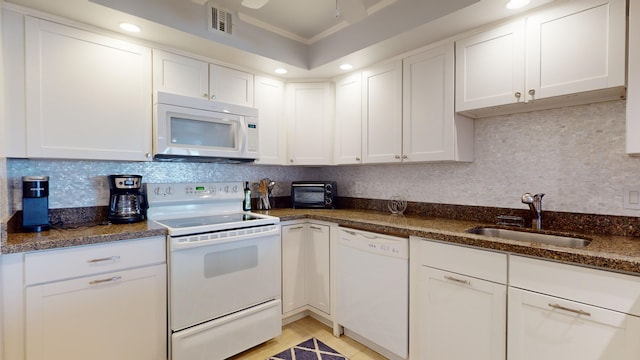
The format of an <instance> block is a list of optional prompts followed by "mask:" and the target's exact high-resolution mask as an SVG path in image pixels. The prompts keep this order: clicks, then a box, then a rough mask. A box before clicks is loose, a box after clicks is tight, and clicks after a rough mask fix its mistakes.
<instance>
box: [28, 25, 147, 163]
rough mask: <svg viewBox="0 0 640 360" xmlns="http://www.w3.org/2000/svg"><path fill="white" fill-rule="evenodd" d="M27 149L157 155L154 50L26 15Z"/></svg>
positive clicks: (55, 153)
mask: <svg viewBox="0 0 640 360" xmlns="http://www.w3.org/2000/svg"><path fill="white" fill-rule="evenodd" d="M25 58H26V59H25V61H26V65H25V69H26V96H27V97H26V99H27V102H26V121H27V126H26V133H27V137H26V139H27V157H35V158H71V159H104V160H150V159H151V157H150V153H151V108H152V107H151V104H152V96H151V50H150V49H148V48H145V47H142V46H138V45H134V44H130V43H127V42H124V41H121V40H117V39H113V38H109V37H106V36H102V35H98V34H95V33H91V32H87V31H82V30H78V29H76V28H71V27H67V26H62V25H59V24H55V23H51V22H48V21H44V20H39V19H35V18H31V17H27V18H26V21H25Z"/></svg>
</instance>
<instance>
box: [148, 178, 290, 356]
mask: <svg viewBox="0 0 640 360" xmlns="http://www.w3.org/2000/svg"><path fill="white" fill-rule="evenodd" d="M146 192H147V198H148V203H149V209H148V211H147V216H148V218H149V219H150V220H152V221H155V222H157V223H158V224H160V225H162V226H164V227H166V228H167V230H168V233H169V235H168V236H167V254H168V268H169V269H168V277H169V279H168V281H169V286H168V289H169V298H168V300H169V328H170V333H169V344H170V358H171V359H172V360H205V359H206V360H216V359H225V358H227V357H229V356H232V355H235V354H237V353H240V352H242V351H244V350H246V349H249V348H251V347H253V346H255V345H258V344H260V343H262V342H264V341H267V340H269V339H271V338H274V337H276V336H278V335H279V334H280V333H281V331H282V320H281V305H280V287H281V282H280V281H281V280H280V272H281V270H280V269H281V268H280V261H281V258H280V257H281V255H280V254H281V253H280V224H279V222H280V220H279V219H278V218H277V217H273V216H268V215H263V214H255V213H251V212H245V211H242V201H243V199H244V191H243V187H242V183H241V182H217V183H171V184H156V183H149V184H146Z"/></svg>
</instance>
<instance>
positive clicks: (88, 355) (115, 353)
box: [26, 265, 166, 360]
mask: <svg viewBox="0 0 640 360" xmlns="http://www.w3.org/2000/svg"><path fill="white" fill-rule="evenodd" d="M164 281H165V266H164V265H155V266H147V267H143V268H139V269H133V270H127V271H121V272H113V273H107V274H103V275H98V276H91V277H84V278H79V279H73V280H67V281H60V282H54V283H49V284H43V285H36V286H30V287H27V289H26V310H27V311H26V312H27V314H26V315H27V316H26V342H27V353H26V355H27V356H26V359H27V360H40V359H41V360H45V359H46V360H51V359H65V360H81V359H82V360H84V359H92V360H112V359H130V360H140V359H156V360H160V359H164V358H165V357H166V350H165V346H164V342H163V341H162V340H161V338H160V337H161V336H163V337H165V336H166V333H165V332H164V331H162V330H163V329H165V328H166V324H165V320H164V319H165V316H164V314H163V313H164V312H165V311H166V309H165V307H164V301H162V298H161V297H162V296H164V294H163V290H164V286H163V285H164Z"/></svg>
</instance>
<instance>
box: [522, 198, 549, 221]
mask: <svg viewBox="0 0 640 360" xmlns="http://www.w3.org/2000/svg"><path fill="white" fill-rule="evenodd" d="M543 196H544V194H535V195H531V194H530V193H524V194H522V203H523V204H528V205H529V209H531V213H532V214H533V220H532V221H531V227H532V228H534V229H536V230H540V229H542V197H543Z"/></svg>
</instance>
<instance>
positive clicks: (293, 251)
mask: <svg viewBox="0 0 640 360" xmlns="http://www.w3.org/2000/svg"><path fill="white" fill-rule="evenodd" d="M306 232H307V231H306V224H296V225H285V226H283V227H282V313H283V314H286V313H288V312H290V311H292V310H295V309H297V308H300V307H302V306H305V305H306V304H307V299H306V296H307V295H306V291H307V290H306V270H305V268H306V265H305V259H306V252H305V241H304V239H305V235H306Z"/></svg>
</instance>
